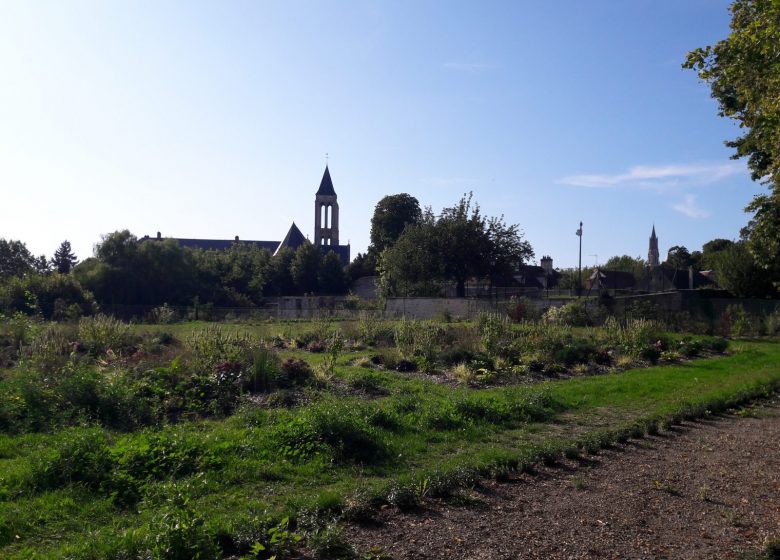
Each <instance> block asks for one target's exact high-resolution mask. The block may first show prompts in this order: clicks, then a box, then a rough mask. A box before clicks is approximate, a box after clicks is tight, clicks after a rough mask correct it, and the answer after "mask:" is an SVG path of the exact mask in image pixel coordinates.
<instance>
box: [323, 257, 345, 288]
mask: <svg viewBox="0 0 780 560" xmlns="http://www.w3.org/2000/svg"><path fill="white" fill-rule="evenodd" d="M317 279H318V282H319V290H320V292H322V293H323V294H328V295H337V294H343V293H344V292H345V291H346V288H347V277H346V275H345V273H344V265H343V264H342V262H341V259H340V258H339V256H338V255H337V254H336V253H334V252H333V251H328V253H327V254H326V255H324V256H323V257H322V262H321V263H320V270H319V274H318V277H317Z"/></svg>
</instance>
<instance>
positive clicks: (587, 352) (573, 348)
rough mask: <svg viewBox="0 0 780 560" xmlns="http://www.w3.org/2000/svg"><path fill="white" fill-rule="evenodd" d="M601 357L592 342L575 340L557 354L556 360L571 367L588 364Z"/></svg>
mask: <svg viewBox="0 0 780 560" xmlns="http://www.w3.org/2000/svg"><path fill="white" fill-rule="evenodd" d="M598 356H599V351H598V348H597V347H596V345H595V344H593V343H592V342H588V341H585V340H575V341H573V342H572V343H571V344H567V345H566V346H564V347H563V348H561V349H560V350H558V351H556V352H555V360H556V361H558V362H560V363H562V364H563V365H565V366H567V367H570V366H573V365H574V364H587V363H588V362H590V361H592V360H593V361H595V359H596V358H597V357H598Z"/></svg>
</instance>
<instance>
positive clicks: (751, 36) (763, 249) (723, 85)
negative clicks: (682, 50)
mask: <svg viewBox="0 0 780 560" xmlns="http://www.w3.org/2000/svg"><path fill="white" fill-rule="evenodd" d="M730 9H731V15H732V17H731V33H730V34H729V36H728V37H727V38H726V39H723V40H722V41H719V42H718V43H716V44H715V45H714V46H708V47H703V48H699V49H696V50H694V51H691V52H690V53H688V57H687V59H686V61H685V63H684V64H683V67H684V68H688V69H692V70H695V71H696V72H698V74H699V77H700V78H701V79H702V80H704V81H705V82H706V83H708V84H709V86H710V89H711V92H712V97H713V98H715V99H716V100H717V101H718V104H719V106H720V115H721V116H724V117H728V118H731V119H734V120H735V121H736V122H737V123H738V124H739V127H740V129H741V130H743V131H744V134H743V135H742V136H740V137H739V138H737V139H735V140H732V141H729V142H726V145H728V146H730V147H732V148H734V149H735V153H734V157H735V158H742V157H745V158H747V161H748V167H749V168H750V170H751V173H752V177H753V179H754V180H762V181H764V182H766V183H767V184H768V185H770V187H771V193H770V194H765V195H759V196H757V197H755V199H754V200H753V202H752V203H751V204H750V205H748V207H747V208H746V209H745V210H746V211H747V212H750V213H752V214H753V218H752V220H751V222H750V224H749V226H748V228H747V233H748V244H747V248H748V249H749V250H750V252H751V253H752V254H753V257H754V258H755V260H756V263H757V264H758V265H759V266H761V267H763V268H765V269H767V270H769V271H770V272H771V274H772V275H773V278H774V281H775V282H776V283H777V282H778V281H779V280H780V48H778V45H780V2H778V1H777V0H735V1H734V3H733V4H732V5H731V8H730Z"/></svg>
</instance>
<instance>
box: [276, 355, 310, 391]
mask: <svg viewBox="0 0 780 560" xmlns="http://www.w3.org/2000/svg"><path fill="white" fill-rule="evenodd" d="M282 375H283V377H282V379H283V383H284V384H286V385H288V386H289V385H302V384H304V383H307V382H309V381H310V380H311V379H313V378H314V371H313V370H312V369H311V366H309V364H308V363H306V361H305V360H301V359H300V358H287V359H286V360H285V361H284V363H282Z"/></svg>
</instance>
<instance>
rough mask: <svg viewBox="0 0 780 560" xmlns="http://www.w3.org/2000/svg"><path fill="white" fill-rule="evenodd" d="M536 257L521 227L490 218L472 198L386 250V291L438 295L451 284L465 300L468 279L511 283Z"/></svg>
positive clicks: (426, 218) (411, 228)
mask: <svg viewBox="0 0 780 560" xmlns="http://www.w3.org/2000/svg"><path fill="white" fill-rule="evenodd" d="M532 256H533V250H532V249H531V245H530V244H529V243H528V242H527V241H523V239H522V234H521V233H520V230H519V226H517V225H512V226H507V225H506V224H505V223H504V221H503V218H489V219H488V218H485V217H484V216H482V214H481V213H480V210H479V206H478V205H473V206H472V202H471V195H470V194H469V195H464V196H463V198H461V200H460V201H459V202H458V203H457V204H456V205H455V206H453V207H452V208H444V209H443V210H442V211H441V213H440V214H439V216H438V218H437V217H436V216H434V215H433V213H432V212H430V211H427V212H426V213H425V214H423V216H422V218H421V219H420V220H419V221H418V222H417V223H415V224H413V225H407V226H406V228H405V229H404V230H403V233H402V234H401V235H400V237H398V239H397V240H396V241H395V243H394V244H392V245H391V246H389V247H387V248H386V249H385V251H383V252H382V256H381V262H380V265H379V268H380V271H381V279H382V285H381V287H382V290H383V292H384V293H385V295H437V294H438V292H439V291H440V289H441V286H440V284H441V282H442V281H448V280H451V281H454V282H455V284H456V293H457V295H458V297H463V296H464V295H465V283H466V280H467V279H468V278H473V277H477V278H480V277H482V278H484V277H490V278H491V279H493V280H494V281H498V282H500V281H505V280H506V279H507V276H508V275H510V274H511V270H514V268H516V266H517V265H519V264H522V263H523V262H524V261H525V260H527V259H528V258H530V257H532Z"/></svg>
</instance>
